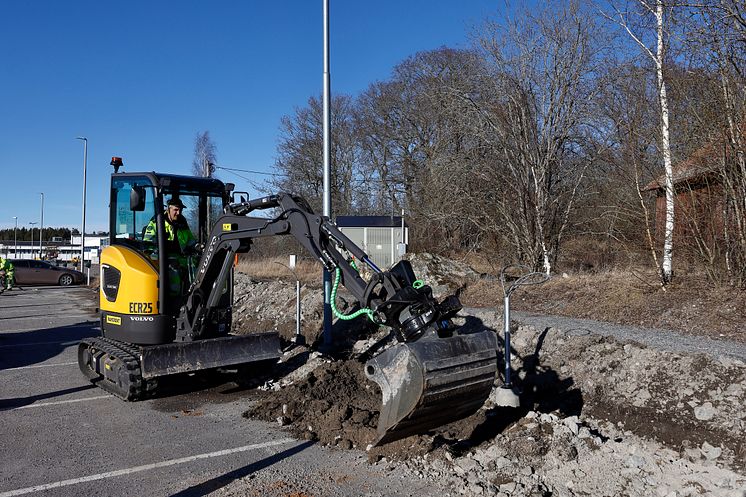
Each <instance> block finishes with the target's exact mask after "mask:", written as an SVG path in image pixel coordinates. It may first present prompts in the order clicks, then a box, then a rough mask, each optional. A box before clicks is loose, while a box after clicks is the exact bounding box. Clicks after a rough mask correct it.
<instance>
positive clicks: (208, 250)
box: [199, 236, 218, 274]
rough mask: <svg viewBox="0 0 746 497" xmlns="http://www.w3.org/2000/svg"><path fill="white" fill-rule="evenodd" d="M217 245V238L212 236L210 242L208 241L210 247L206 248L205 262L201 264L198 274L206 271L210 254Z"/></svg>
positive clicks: (210, 257)
mask: <svg viewBox="0 0 746 497" xmlns="http://www.w3.org/2000/svg"><path fill="white" fill-rule="evenodd" d="M217 244H218V237H217V236H213V237H212V240H210V246H209V247H207V255H206V256H205V262H203V263H202V267H201V268H199V274H205V271H207V266H208V265H209V264H210V259H212V253H213V251H214V250H215V246H216V245H217Z"/></svg>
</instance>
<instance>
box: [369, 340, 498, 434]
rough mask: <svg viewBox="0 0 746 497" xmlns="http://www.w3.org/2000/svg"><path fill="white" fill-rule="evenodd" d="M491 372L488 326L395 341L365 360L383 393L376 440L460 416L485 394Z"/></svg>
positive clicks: (491, 343) (470, 411)
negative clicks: (469, 330)
mask: <svg viewBox="0 0 746 497" xmlns="http://www.w3.org/2000/svg"><path fill="white" fill-rule="evenodd" d="M496 371H497V354H496V338H495V334H494V333H493V332H491V331H489V330H485V331H481V332H477V333H464V334H454V335H453V336H451V337H447V338H441V337H439V336H438V335H437V334H436V333H431V334H428V335H427V336H424V337H422V338H420V339H419V340H417V341H415V342H409V343H400V344H397V345H395V346H394V347H392V348H390V349H387V350H385V351H384V352H382V353H381V354H380V355H378V356H376V357H374V358H372V359H371V360H369V361H368V362H367V363H366V364H365V374H366V376H367V377H368V378H369V379H370V380H372V381H375V382H376V383H377V384H378V386H379V387H380V388H381V392H382V394H383V405H382V407H381V411H380V416H379V418H378V440H377V441H376V442H375V444H374V445H383V444H386V443H389V442H393V441H395V440H398V439H400V438H404V437H407V436H410V435H413V434H416V433H423V432H426V431H428V430H430V429H432V428H436V427H438V426H441V425H444V424H447V423H450V422H453V421H456V420H459V419H462V418H465V417H467V416H469V415H471V414H473V413H474V412H476V411H477V409H479V408H480V407H481V406H482V404H484V401H485V400H487V397H489V394H490V391H491V390H492V386H493V383H494V381H495V374H496Z"/></svg>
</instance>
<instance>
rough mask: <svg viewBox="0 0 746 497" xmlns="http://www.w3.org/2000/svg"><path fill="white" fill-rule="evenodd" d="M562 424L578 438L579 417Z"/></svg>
mask: <svg viewBox="0 0 746 497" xmlns="http://www.w3.org/2000/svg"><path fill="white" fill-rule="evenodd" d="M562 424H564V425H565V426H567V427H568V428H569V429H570V431H571V432H572V434H573V435H575V436H578V433H579V431H580V427H579V426H578V424H579V421H578V417H577V416H570V417H567V418H565V419H563V420H562Z"/></svg>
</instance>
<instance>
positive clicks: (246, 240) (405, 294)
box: [176, 193, 497, 444]
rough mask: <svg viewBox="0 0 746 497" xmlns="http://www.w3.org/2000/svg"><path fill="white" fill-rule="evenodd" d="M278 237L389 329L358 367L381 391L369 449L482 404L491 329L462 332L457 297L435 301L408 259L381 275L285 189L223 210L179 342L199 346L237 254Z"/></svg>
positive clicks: (490, 371) (490, 374)
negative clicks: (384, 343) (335, 277)
mask: <svg viewBox="0 0 746 497" xmlns="http://www.w3.org/2000/svg"><path fill="white" fill-rule="evenodd" d="M267 209H275V211H274V212H275V213H276V215H275V217H255V216H251V215H250V214H251V213H252V212H255V211H258V210H267ZM279 235H290V236H293V237H294V238H296V239H297V240H298V241H299V242H300V244H301V245H303V246H304V247H305V248H306V249H307V250H308V251H309V252H310V253H311V254H313V255H314V256H315V257H316V258H317V259H318V260H319V261H320V262H321V263H322V264H323V265H324V267H325V268H326V270H327V271H330V272H335V271H337V270H339V271H340V272H341V283H342V284H343V285H344V286H345V288H347V289H348V290H349V291H350V292H351V293H352V294H353V295H354V296H355V298H356V299H357V300H358V301H359V303H360V305H361V307H364V308H367V309H370V311H371V312H372V315H373V318H374V320H375V321H376V322H377V323H378V324H380V325H384V326H388V327H390V328H392V329H393V330H394V332H395V336H396V338H397V343H396V344H395V345H393V346H391V347H389V348H387V349H385V350H384V351H383V352H382V353H380V354H379V355H377V356H375V357H373V358H372V359H370V360H369V361H368V362H367V363H366V365H365V373H366V375H367V376H368V378H369V379H371V380H372V381H375V382H376V383H377V384H378V385H379V387H380V388H381V391H382V395H383V406H382V408H381V412H380V416H379V424H378V433H379V438H378V440H377V442H376V443H378V444H381V443H386V442H390V441H392V440H396V439H398V438H402V437H404V436H408V435H410V434H413V433H419V432H422V431H426V430H428V429H431V428H434V427H437V426H440V425H442V424H445V423H447V422H450V421H453V420H455V419H460V418H462V417H464V416H467V415H469V414H471V413H473V412H474V411H476V410H477V409H478V408H479V407H480V406H481V405H482V404H483V403H484V401H485V400H486V398H487V397H488V396H489V393H490V391H491V388H492V384H493V382H494V378H495V374H496V366H497V364H496V341H495V336H494V333H492V332H491V331H488V330H485V331H482V332H479V333H470V334H466V333H463V334H462V333H459V330H457V329H455V328H454V326H453V325H452V323H451V317H453V316H454V315H455V314H456V313H457V312H458V311H459V310H460V309H461V304H460V303H459V301H458V298H457V297H455V296H450V297H447V298H446V299H444V300H443V301H442V302H438V301H437V300H436V299H435V298H433V296H432V290H431V289H430V287H428V286H427V285H423V284H421V283H416V277H415V275H414V271H413V270H412V267H411V265H410V263H409V262H408V261H401V262H399V263H398V264H397V265H395V266H394V267H393V268H391V269H390V270H388V271H383V270H381V269H380V268H378V267H377V266H376V265H375V264H374V263H373V262H372V261H371V260H370V258H369V257H368V255H367V254H366V253H365V252H364V251H363V250H361V249H360V248H359V247H358V246H357V245H355V243H353V242H352V241H351V240H350V239H349V238H348V237H347V236H345V234H344V233H342V232H341V231H340V230H339V229H338V228H337V227H336V226H335V225H334V224H333V223H332V222H331V221H330V220H329V219H328V218H326V217H323V216H319V215H317V214H315V213H314V212H313V210H312V209H311V208H310V207H309V205H308V204H307V203H306V202H305V200H303V199H302V198H300V197H297V196H294V195H290V194H287V193H278V194H276V195H270V196H266V197H262V198H259V199H253V200H249V201H245V202H238V203H231V204H228V205H227V206H226V207H225V209H224V214H223V215H222V216H221V217H220V218H219V219H218V220H217V221H216V223H215V226H214V228H213V230H212V232H211V234H210V237H209V241H208V244H207V246H205V247H204V250H203V253H202V257H201V259H200V262H199V265H198V267H197V271H196V276H195V278H194V281H193V283H192V285H191V287H190V289H189V292H188V296H187V298H186V301H185V303H184V305H183V306H182V307H181V309H180V312H179V316H178V318H177V335H176V339H177V340H181V341H190V340H197V339H201V338H203V337H204V336H205V334H206V333H208V330H209V329H210V328H211V326H210V324H211V323H212V322H213V319H214V318H215V316H213V313H215V312H216V311H217V310H218V308H219V302H220V298H221V295H222V294H223V293H224V291H225V285H226V282H227V281H228V278H229V275H230V271H231V267H232V264H233V261H234V258H235V255H236V254H238V253H244V252H248V251H249V249H250V247H251V243H252V241H253V240H254V239H256V238H262V237H268V236H279ZM347 254H351V255H352V256H353V257H354V258H355V259H357V260H359V261H361V262H362V263H364V264H366V265H368V267H370V269H371V270H372V271H373V276H372V277H371V279H370V281H369V282H366V281H365V280H363V279H362V278H361V277H360V275H359V274H358V271H357V270H356V269H355V268H354V267H353V265H352V264H351V262H350V261H349V260H348V255H347Z"/></svg>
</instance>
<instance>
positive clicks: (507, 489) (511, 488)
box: [499, 481, 518, 495]
mask: <svg viewBox="0 0 746 497" xmlns="http://www.w3.org/2000/svg"><path fill="white" fill-rule="evenodd" d="M517 486H518V485H517V484H516V482H514V481H510V482H508V483H503V484H502V485H500V487H499V488H500V492H504V493H506V494H508V495H510V494H512V493H513V492H515V489H516V487H517Z"/></svg>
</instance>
